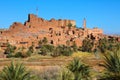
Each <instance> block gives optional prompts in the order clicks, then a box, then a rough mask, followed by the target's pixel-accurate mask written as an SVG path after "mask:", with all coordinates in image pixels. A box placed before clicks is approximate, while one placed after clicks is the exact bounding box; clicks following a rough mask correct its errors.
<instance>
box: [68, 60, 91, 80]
mask: <svg viewBox="0 0 120 80" xmlns="http://www.w3.org/2000/svg"><path fill="white" fill-rule="evenodd" d="M68 69H69V70H70V71H71V72H73V74H74V76H75V80H89V78H90V68H89V66H86V65H85V64H83V63H81V61H80V59H79V58H74V59H73V61H72V62H71V63H70V64H69V65H68Z"/></svg>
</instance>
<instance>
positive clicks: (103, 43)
mask: <svg viewBox="0 0 120 80" xmlns="http://www.w3.org/2000/svg"><path fill="white" fill-rule="evenodd" d="M98 44H99V45H98V48H99V49H100V51H101V52H102V53H105V52H106V50H107V49H108V46H109V42H108V40H107V39H106V38H103V39H100V40H99V43H98Z"/></svg>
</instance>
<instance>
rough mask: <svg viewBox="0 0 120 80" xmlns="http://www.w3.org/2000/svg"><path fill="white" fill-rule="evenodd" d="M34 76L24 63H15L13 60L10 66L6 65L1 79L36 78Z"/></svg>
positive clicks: (24, 79)
mask: <svg viewBox="0 0 120 80" xmlns="http://www.w3.org/2000/svg"><path fill="white" fill-rule="evenodd" d="M33 78H34V77H33V76H32V75H31V74H30V72H28V71H26V68H25V67H24V66H23V64H16V65H14V63H13V62H11V64H10V66H6V67H4V68H3V70H2V72H1V74H0V80H34V79H33Z"/></svg>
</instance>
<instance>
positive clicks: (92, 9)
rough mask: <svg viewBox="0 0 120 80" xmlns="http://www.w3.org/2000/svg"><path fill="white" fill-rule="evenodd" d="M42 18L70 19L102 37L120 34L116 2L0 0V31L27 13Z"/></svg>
mask: <svg viewBox="0 0 120 80" xmlns="http://www.w3.org/2000/svg"><path fill="white" fill-rule="evenodd" d="M36 8H38V16H39V17H42V18H44V19H47V20H50V19H51V18H55V19H72V20H75V21H76V26H77V27H82V24H83V19H84V18H86V20H87V27H88V28H93V27H98V28H101V29H103V30H104V33H106V34H120V0H0V28H9V27H10V25H12V23H13V22H21V23H24V22H25V21H27V18H28V14H31V13H32V14H37V12H36Z"/></svg>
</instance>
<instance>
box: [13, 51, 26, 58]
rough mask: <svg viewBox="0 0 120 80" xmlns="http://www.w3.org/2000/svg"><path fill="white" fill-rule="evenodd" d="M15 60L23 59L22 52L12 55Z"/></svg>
mask: <svg viewBox="0 0 120 80" xmlns="http://www.w3.org/2000/svg"><path fill="white" fill-rule="evenodd" d="M14 57H15V58H24V56H23V55H22V52H17V53H16V54H15V55H14Z"/></svg>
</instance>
